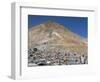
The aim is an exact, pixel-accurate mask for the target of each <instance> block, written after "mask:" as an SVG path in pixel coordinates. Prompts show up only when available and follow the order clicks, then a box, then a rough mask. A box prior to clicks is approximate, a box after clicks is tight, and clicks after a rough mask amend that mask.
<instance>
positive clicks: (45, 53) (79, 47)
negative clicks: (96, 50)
mask: <svg viewBox="0 0 100 82" xmlns="http://www.w3.org/2000/svg"><path fill="white" fill-rule="evenodd" d="M87 45H88V44H87V40H86V39H85V38H83V37H81V36H79V35H77V34H75V33H73V32H72V31H70V30H69V29H68V28H67V27H66V28H65V27H64V26H63V25H60V24H58V23H56V22H54V21H47V22H44V23H42V24H40V25H37V26H33V27H31V28H29V30H28V66H38V65H39V66H40V65H74V64H87V63H88V56H87Z"/></svg>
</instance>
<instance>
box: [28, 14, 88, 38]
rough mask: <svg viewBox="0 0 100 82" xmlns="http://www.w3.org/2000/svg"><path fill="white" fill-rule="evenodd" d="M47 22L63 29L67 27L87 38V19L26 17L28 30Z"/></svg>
mask: <svg viewBox="0 0 100 82" xmlns="http://www.w3.org/2000/svg"><path fill="white" fill-rule="evenodd" d="M48 20H53V21H55V22H57V23H59V24H61V25H63V26H64V27H67V28H68V29H70V30H71V31H72V32H74V33H76V34H78V35H80V36H82V37H84V38H87V37H88V36H87V35H88V18H87V17H69V16H68V17H64V16H41V15H28V28H31V27H33V26H35V25H38V24H41V23H44V22H46V21H48Z"/></svg>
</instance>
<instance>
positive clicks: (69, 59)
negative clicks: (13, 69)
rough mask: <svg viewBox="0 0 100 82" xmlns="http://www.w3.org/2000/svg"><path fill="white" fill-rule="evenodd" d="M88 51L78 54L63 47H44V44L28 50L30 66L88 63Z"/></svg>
mask: <svg viewBox="0 0 100 82" xmlns="http://www.w3.org/2000/svg"><path fill="white" fill-rule="evenodd" d="M87 63H88V58H87V54H86V53H81V54H78V53H76V52H72V51H68V50H65V49H61V48H49V47H48V48H47V47H46V48H44V46H43V45H42V47H41V46H39V47H35V48H32V49H29V50H28V66H38V65H75V64H87Z"/></svg>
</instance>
